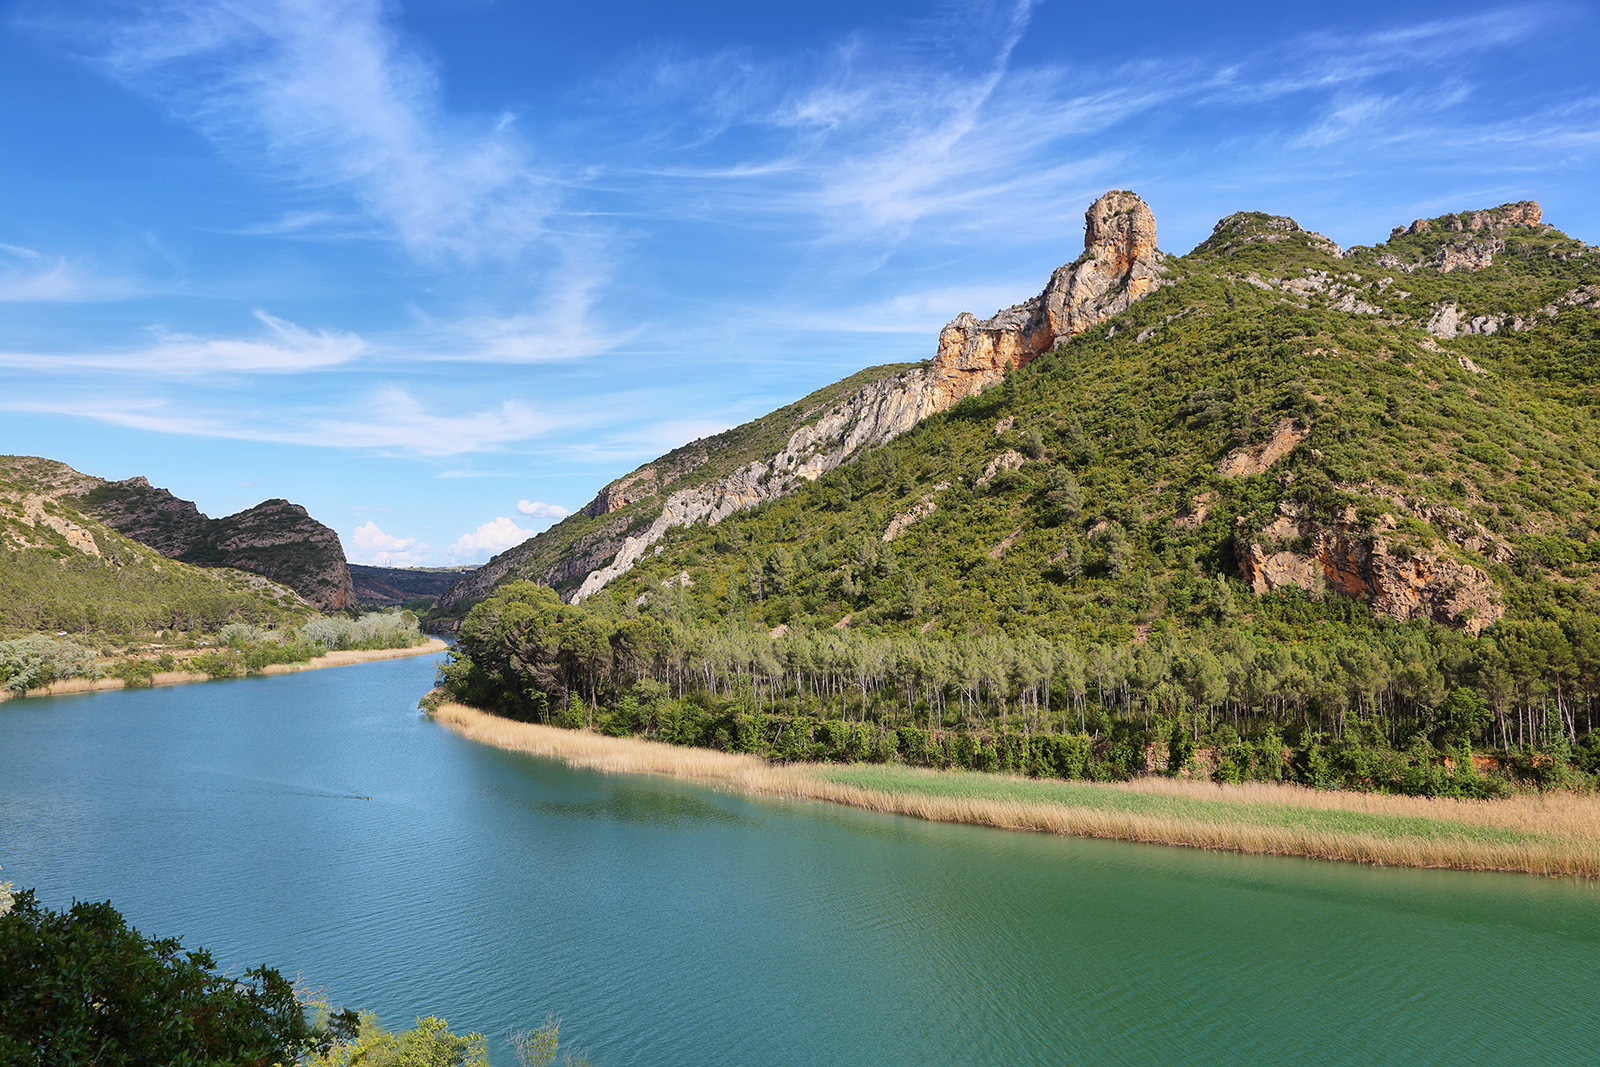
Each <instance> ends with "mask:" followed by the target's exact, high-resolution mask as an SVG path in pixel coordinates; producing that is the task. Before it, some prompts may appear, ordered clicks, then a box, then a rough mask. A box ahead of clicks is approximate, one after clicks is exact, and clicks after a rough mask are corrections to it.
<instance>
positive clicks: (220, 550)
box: [68, 468, 356, 611]
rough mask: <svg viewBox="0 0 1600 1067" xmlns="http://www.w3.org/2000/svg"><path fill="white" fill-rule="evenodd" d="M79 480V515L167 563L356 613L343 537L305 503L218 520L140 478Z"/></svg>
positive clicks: (269, 504) (75, 487)
mask: <svg viewBox="0 0 1600 1067" xmlns="http://www.w3.org/2000/svg"><path fill="white" fill-rule="evenodd" d="M69 469H70V468H69ZM78 478H79V479H80V480H79V481H77V482H75V483H74V484H72V485H71V486H70V487H69V488H68V492H69V493H70V496H71V498H72V500H73V502H74V503H75V505H76V506H77V507H78V508H79V509H80V510H82V511H83V512H84V513H85V514H88V515H93V516H94V517H95V518H97V519H99V520H101V521H102V522H104V523H105V524H106V525H107V526H109V527H111V528H112V529H114V530H116V531H117V532H119V533H121V534H123V535H124V536H127V537H131V538H133V539H134V540H135V541H138V542H140V543H141V544H145V545H149V546H150V547H151V548H153V549H155V550H156V551H157V552H160V553H161V554H162V555H163V556H167V557H169V558H171V559H177V560H182V561H183V562H185V563H192V564H194V565H196V566H201V567H234V568H237V569H239V570H245V571H252V572H254V573H256V574H262V575H266V576H267V577H268V578H271V579H273V580H274V581H276V582H280V583H282V584H283V585H286V586H288V587H289V588H290V589H293V590H294V591H295V592H297V593H299V594H300V595H301V596H302V597H304V598H305V599H306V600H308V601H309V602H311V603H312V604H314V605H316V606H317V607H318V608H320V609H322V610H323V611H343V610H344V609H346V608H349V607H354V606H355V603H356V599H355V589H354V585H353V584H352V582H351V578H350V568H349V566H348V565H347V564H346V562H345V557H344V547H343V546H342V545H341V544H340V542H339V535H338V534H337V533H335V532H334V531H333V530H331V529H330V528H328V527H327V526H324V525H323V524H322V523H320V522H318V521H317V520H316V519H313V518H312V517H311V516H310V515H309V514H307V513H306V509H305V508H303V507H301V506H300V505H299V504H293V503H290V502H289V501H287V500H266V501H263V502H262V503H260V504H257V505H256V506H255V507H253V508H249V509H247V510H245V511H241V512H239V513H238V514H236V515H229V516H226V517H224V518H220V519H212V518H207V517H206V516H205V515H203V514H201V512H200V509H199V508H197V507H195V505H194V504H193V503H192V502H190V501H188V500H183V499H180V498H179V497H176V496H174V495H173V494H172V493H170V492H168V491H167V490H165V489H161V488H158V487H156V486H152V485H151V484H150V482H149V480H148V479H146V478H144V477H142V476H141V477H133V478H128V479H125V480H123V481H119V482H108V481H104V480H102V479H99V478H90V477H89V476H87V475H79V476H78Z"/></svg>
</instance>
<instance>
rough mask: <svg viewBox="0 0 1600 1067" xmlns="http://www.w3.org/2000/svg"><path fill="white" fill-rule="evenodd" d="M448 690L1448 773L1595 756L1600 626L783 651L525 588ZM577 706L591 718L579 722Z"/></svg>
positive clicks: (530, 707) (794, 638) (486, 624)
mask: <svg viewBox="0 0 1600 1067" xmlns="http://www.w3.org/2000/svg"><path fill="white" fill-rule="evenodd" d="M444 680H445V683H446V685H447V688H449V690H450V691H451V692H452V693H453V694H454V695H455V696H456V697H457V698H458V699H462V700H464V701H466V702H468V703H472V704H476V705H478V706H482V707H487V708H491V709H493V710H495V711H497V712H500V713H501V714H506V715H509V716H512V717H515V718H521V719H529V720H536V721H546V722H551V721H559V722H567V723H570V724H573V725H581V724H584V723H588V722H593V721H594V718H595V716H596V715H598V714H602V713H607V712H614V711H617V710H618V709H622V708H625V707H629V706H635V707H636V706H638V701H637V694H638V693H640V692H648V693H650V694H660V695H663V696H667V697H671V698H673V699H678V700H682V699H688V698H695V699H698V700H700V701H701V703H702V704H703V705H705V706H708V707H710V706H715V705H721V706H725V707H727V708H731V709H739V710H743V711H747V712H749V713H756V714H764V715H768V716H773V717H776V718H778V719H782V718H785V717H787V718H791V719H793V718H796V717H799V718H806V719H810V720H817V721H825V720H837V721H841V722H856V723H873V724H876V725H878V726H880V727H882V728H884V729H887V730H896V729H899V728H917V729H920V730H922V731H925V732H926V733H928V735H929V736H940V735H942V733H943V732H946V731H954V732H958V733H960V732H966V733H972V734H974V735H977V736H1000V735H1002V734H1006V733H1009V732H1016V733H1018V734H1019V735H1021V736H1025V737H1028V736H1036V735H1061V736H1066V735H1083V736H1087V737H1089V738H1091V739H1093V740H1094V741H1095V742H1096V743H1097V744H1099V743H1101V742H1103V741H1104V740H1105V739H1107V738H1109V737H1111V736H1112V735H1114V734H1115V732H1116V728H1117V726H1118V724H1125V725H1126V726H1127V727H1129V728H1135V729H1138V730H1140V731H1145V732H1148V733H1150V735H1151V736H1152V737H1156V736H1158V735H1159V736H1160V737H1161V738H1166V737H1167V736H1168V735H1169V734H1170V733H1171V732H1172V728H1173V725H1174V724H1177V727H1178V730H1179V732H1181V733H1184V734H1187V736H1188V740H1189V742H1190V743H1191V744H1200V743H1202V742H1206V741H1210V742H1212V743H1213V744H1220V745H1224V746H1225V745H1226V744H1229V743H1232V741H1235V740H1240V739H1252V738H1254V739H1259V738H1263V737H1267V736H1272V737H1277V738H1285V739H1295V740H1299V739H1302V738H1304V737H1307V736H1316V735H1321V736H1324V737H1326V738H1327V739H1328V740H1330V741H1334V742H1340V743H1345V742H1348V743H1349V744H1354V745H1360V746H1366V747H1372V748H1383V749H1388V750H1395V751H1398V750H1406V749H1408V748H1410V747H1412V746H1413V745H1414V744H1415V743H1416V742H1417V741H1418V739H1421V740H1422V741H1423V743H1424V744H1425V746H1427V747H1428V748H1430V749H1431V750H1432V751H1433V752H1434V754H1435V755H1436V756H1437V755H1440V754H1442V753H1443V752H1445V751H1446V750H1450V749H1453V748H1457V747H1460V746H1467V747H1470V746H1473V745H1477V746H1479V747H1480V748H1487V749H1497V750H1499V753H1500V755H1501V756H1502V757H1504V758H1507V759H1509V758H1510V757H1512V756H1513V755H1514V754H1515V753H1518V752H1523V751H1533V750H1544V751H1547V752H1554V753H1556V754H1558V755H1560V756H1561V759H1562V761H1565V760H1566V759H1568V758H1569V757H1570V754H1571V752H1572V749H1573V746H1574V745H1578V744H1579V743H1580V741H1582V740H1584V739H1588V738H1591V737H1592V736H1595V735H1594V726H1595V721H1594V720H1595V716H1596V712H1597V711H1600V625H1596V624H1595V623H1594V621H1593V620H1590V619H1586V618H1581V617H1574V618H1572V619H1570V620H1568V621H1567V622H1565V623H1562V624H1556V623H1547V622H1529V623H1506V624H1502V625H1501V626H1499V627H1496V628H1495V629H1494V630H1492V631H1490V632H1489V633H1488V634H1486V635H1485V636H1483V637H1477V638H1473V637H1469V636H1467V635H1464V634H1461V633H1457V632H1454V631H1449V630H1444V629H1442V628H1438V627H1425V626H1421V625H1408V626H1400V625H1395V626H1389V627H1383V628H1379V629H1373V630H1365V631H1352V632H1350V633H1346V634H1344V635H1343V636H1340V637H1338V638H1336V639H1333V640H1329V641H1325V642H1320V643H1318V642H1307V643H1302V644H1286V643H1283V642H1280V641H1273V640H1269V639H1267V638H1265V637H1263V636H1262V635H1260V634H1256V633H1253V632H1251V631H1250V630H1248V629H1246V628H1243V627H1236V628H1230V629H1222V630H1213V631H1209V632H1206V633H1204V634H1200V635H1194V636H1183V635H1179V634H1174V633H1163V634H1160V635H1156V636H1152V637H1151V638H1150V639H1149V640H1148V641H1146V642H1144V643H1142V644H1133V643H1124V644H1112V643H1094V644H1087V645H1078V644H1076V643H1074V642H1072V641H1070V640H1057V641H1050V640H1047V639H1045V638H1043V637H1040V636H1037V635H1031V634H1030V635H1025V636H1022V637H1019V638H1011V637H1007V636H1005V635H1004V634H986V635H982V636H974V637H968V638H951V637H932V636H870V635H860V634H856V633H852V632H851V631H848V630H826V631H821V632H795V633H791V634H788V635H785V636H783V637H779V638H774V637H770V636H768V635H767V634H766V633H763V632H753V631H751V630H748V629H742V628H737V627H708V626H704V625H696V624H693V623H677V622H674V621H672V620H663V619H660V618H657V617H654V616H640V617H637V618H632V619H627V618H621V619H608V618H605V617H602V616H599V615H596V614H594V613H591V612H589V611H586V610H584V609H582V608H579V607H575V606H571V605H566V604H563V603H561V601H560V600H559V598H558V597H557V596H556V595H555V594H554V593H553V592H551V591H550V590H548V589H544V588H541V587H537V586H534V585H531V584H528V583H518V584H515V585H512V586H508V587H506V588H505V589H503V590H502V591H501V592H500V593H498V594H497V595H496V596H495V597H493V598H491V599H490V600H488V601H485V602H484V603H483V604H480V605H479V606H478V607H477V608H475V609H474V610H473V611H472V613H471V614H469V615H468V617H467V619H466V621H465V623H464V624H463V627H462V631H461V641H460V644H459V646H458V648H457V652H456V655H455V657H454V661H453V662H452V663H451V664H449V665H447V666H446V667H445V668H444ZM641 686H643V687H644V688H643V689H641ZM630 699H632V700H633V701H634V704H633V705H629V704H628V701H629V700H630ZM575 704H576V705H577V706H579V707H580V708H582V709H584V710H583V714H581V715H579V716H577V717H576V718H574V717H573V715H572V714H571V709H572V708H573V707H574V705H575ZM646 728H647V729H658V724H657V723H655V722H653V721H652V722H651V723H649V724H647V727H646ZM700 740H702V741H703V740H705V738H704V737H702V738H700ZM809 741H810V735H809V734H808V743H809ZM778 754H779V755H783V753H781V752H780V753H778Z"/></svg>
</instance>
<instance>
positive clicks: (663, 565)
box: [607, 204, 1600, 640]
mask: <svg viewBox="0 0 1600 1067" xmlns="http://www.w3.org/2000/svg"><path fill="white" fill-rule="evenodd" d="M1158 266H1159V271H1160V273H1159V275H1158V276H1157V277H1156V279H1155V280H1154V283H1153V284H1152V285H1150V287H1149V289H1148V291H1147V293H1146V295H1144V296H1143V297H1142V298H1141V299H1138V300H1137V301H1132V302H1130V303H1129V304H1128V305H1127V306H1126V308H1125V309H1123V310H1120V311H1119V312H1118V313H1116V314H1115V315H1114V316H1112V317H1110V318H1109V319H1108V321H1104V322H1102V323H1100V324H1099V325H1096V326H1094V327H1092V328H1089V329H1088V330H1087V331H1086V332H1084V333H1082V334H1080V335H1078V336H1074V337H1072V338H1071V339H1070V340H1067V341H1065V343H1059V344H1056V345H1054V346H1053V350H1052V351H1050V352H1049V353H1048V354H1045V355H1041V356H1038V357H1037V358H1027V352H1028V347H1029V346H1028V345H1027V344H1025V343H1022V342H1026V340H1027V338H1028V336H1029V330H1030V327H1029V325H1028V324H1027V323H1026V322H1025V321H1024V322H1023V323H1022V324H1020V325H1018V324H1016V323H1015V320H1017V319H1024V320H1025V319H1026V316H1023V315H1016V314H1010V315H1009V321H1008V319H1007V316H1006V315H1002V316H999V317H997V319H995V320H990V321H989V322H988V323H975V322H963V320H961V319H958V320H957V322H956V323H954V324H952V327H951V328H950V329H947V331H946V335H947V338H946V341H945V342H943V343H942V344H941V354H942V353H943V351H944V349H945V348H946V347H948V335H949V334H950V333H951V332H952V331H953V330H956V329H958V328H963V327H964V329H965V333H966V338H967V340H966V344H967V346H968V347H969V348H972V347H977V346H979V345H988V346H989V347H990V348H992V349H995V350H1000V351H1005V350H1006V349H1007V346H1011V348H1012V350H1013V351H1020V352H1021V353H1023V355H1022V357H1020V358H1019V357H1012V358H1010V359H1009V360H1008V362H1010V363H1011V364H1012V365H1013V366H1015V365H1017V364H1020V366H1019V367H1018V369H1016V370H1013V371H1011V373H1009V374H1006V375H1005V376H1004V379H1003V384H1002V385H1001V387H999V388H994V389H989V390H987V391H985V392H983V393H982V394H981V395H976V396H971V397H968V398H967V399H965V400H963V401H962V402H960V403H959V404H957V405H956V406H954V407H953V408H952V409H951V410H949V411H947V412H945V413H943V414H940V415H936V416H933V417H930V418H927V419H925V420H923V421H922V422H921V423H920V424H919V425H917V427H916V428H915V429H914V430H912V431H910V432H908V433H905V434H904V435H902V436H900V437H898V438H897V439H895V440H893V441H892V442H889V443H887V444H885V445H883V446H882V447H879V448H875V449H872V450H870V451H869V452H867V453H866V454H864V455H862V456H861V457H860V458H859V459H857V460H856V462H854V463H852V464H850V465H849V466H845V467H841V468H839V469H836V470H834V471H832V472H831V473H829V474H827V475H825V476H823V477H821V478H819V479H818V480H817V481H816V483H815V484H813V485H810V486H808V487H806V488H805V489H803V490H802V491H798V492H795V493H794V494H792V495H790V496H788V497H786V498H783V499H780V500H776V501H771V502H768V503H765V504H763V505H762V506H761V507H760V508H758V509H756V510H754V511H747V512H741V513H737V514H731V515H729V516H727V517H726V518H724V519H723V520H722V521H721V522H720V523H718V524H717V525H715V526H712V525H707V524H701V525H698V526H695V527H678V528H675V529H673V530H671V531H670V532H667V533H666V534H665V535H664V536H663V538H662V539H661V541H660V545H661V548H662V551H661V552H660V553H659V554H650V555H645V556H643V557H642V558H641V559H640V560H639V561H638V562H636V563H635V564H634V566H633V568H632V570H631V571H630V572H629V573H628V575H627V576H626V579H625V580H622V581H618V580H615V579H614V580H613V581H612V582H611V584H610V585H609V586H608V587H607V588H608V590H609V592H610V594H611V597H612V600H613V604H612V609H611V610H616V611H631V610H639V609H647V608H648V606H649V605H650V604H651V603H652V602H657V603H664V602H670V603H671V604H672V605H673V607H672V609H671V610H675V611H680V610H681V611H689V612H691V613H694V614H698V615H703V616H716V615H721V616H724V617H726V616H729V615H732V616H733V617H735V618H738V619H743V620H746V621H747V622H748V623H749V624H751V625H764V626H767V627H769V628H775V627H777V626H779V625H781V624H788V625H789V626H791V627H793V626H794V625H795V624H797V623H801V624H805V625H807V626H825V625H834V624H837V623H839V622H840V621H841V620H844V619H846V618H847V617H848V619H849V622H848V623H847V625H850V626H855V627H861V626H877V627H882V628H887V629H891V630H906V629H911V628H915V629H917V630H924V629H926V628H929V627H932V628H935V629H939V630H943V631H949V632H952V633H968V632H978V633H982V632H986V631H990V630H996V629H998V630H1005V631H1008V632H1013V631H1016V630H1019V629H1025V630H1028V631H1031V632H1042V633H1046V634H1078V635H1083V636H1088V637H1092V638H1096V639H1102V638H1103V639H1119V640H1126V639H1130V638H1134V637H1138V638H1140V639H1143V638H1144V637H1145V636H1146V635H1147V634H1148V633H1149V632H1150V631H1151V629H1152V628H1170V627H1178V628H1185V627H1187V628H1194V627H1205V626H1207V625H1212V624H1215V623H1216V622H1218V621H1220V620H1224V619H1235V618H1239V617H1255V618H1258V619H1263V620H1264V619H1267V618H1271V617H1279V618H1285V619H1290V618H1293V619H1305V618H1311V617H1316V618H1329V619H1333V618H1337V619H1341V620H1346V621H1349V620H1354V619H1356V618H1358V617H1361V618H1366V619H1368V620H1371V619H1373V618H1378V619H1392V620H1397V621H1406V620H1424V621H1428V622H1432V623H1436V624H1439V625H1442V626H1445V627H1449V628H1453V629H1457V630H1463V631H1466V632H1467V633H1471V634H1476V633H1479V632H1482V631H1483V630H1484V629H1485V628H1487V627H1489V626H1491V625H1493V624H1494V623H1496V622H1497V621H1499V620H1501V619H1503V618H1510V619H1514V620H1515V619H1521V620H1533V619H1543V618H1557V617H1560V616H1563V615H1564V614H1568V613H1572V612H1579V613H1584V614H1586V615H1591V616H1592V615H1595V614H1596V609H1597V608H1600V601H1597V598H1596V592H1597V574H1600V567H1597V564H1600V539H1597V530H1600V496H1597V491H1600V485H1597V476H1600V421H1597V414H1600V285H1597V284H1596V283H1597V282H1600V251H1597V250H1596V249H1594V248H1590V247H1588V246H1585V245H1584V244H1582V243H1581V242H1578V241H1575V240H1572V239H1570V238H1568V237H1566V236H1565V235H1563V234H1561V233H1559V232H1557V231H1555V230H1553V229H1552V228H1551V227H1549V226H1546V225H1544V224H1542V223H1541V222H1540V221H1539V210H1538V207H1537V205H1533V204H1519V205H1508V206H1507V207H1505V208H1500V209H1495V210H1493V211H1486V212H1473V213H1470V214H1466V215H1460V216H1445V217H1443V218H1440V219H1434V220H1428V221H1425V222H1420V221H1419V222H1418V223H1416V224H1413V225H1412V226H1411V227H1409V228H1407V229H1404V230H1401V231H1397V232H1396V234H1395V235H1394V236H1393V237H1392V238H1391V239H1390V240H1389V242H1388V243H1387V244H1386V245H1384V246H1381V247H1376V248H1353V249H1350V250H1349V251H1347V252H1346V251H1342V250H1341V249H1340V248H1339V247H1338V246H1337V245H1335V244H1333V242H1331V241H1329V240H1327V239H1326V238H1324V237H1321V236H1319V235H1317V234H1313V233H1308V232H1306V231H1304V230H1302V229H1301V228H1300V227H1299V226H1297V225H1296V224H1295V223H1293V222H1292V221H1290V220H1288V219H1284V218H1276V217H1271V216H1266V215H1261V214H1239V215H1233V216H1230V217H1228V218H1226V219H1224V220H1223V221H1222V222H1221V223H1219V224H1218V226H1217V229H1216V232H1215V233H1214V234H1213V236H1212V237H1211V238H1210V239H1209V240H1207V241H1206V242H1205V243H1204V244H1202V245H1201V246H1200V247H1198V248H1197V249H1195V250H1194V251H1193V252H1191V253H1190V254H1189V255H1187V256H1184V257H1181V258H1162V259H1161V260H1160V261H1159V264H1158ZM1057 340H1059V338H1058V339H1057ZM936 363H937V361H936Z"/></svg>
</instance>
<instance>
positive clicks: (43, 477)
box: [0, 456, 315, 633]
mask: <svg viewBox="0 0 1600 1067" xmlns="http://www.w3.org/2000/svg"><path fill="white" fill-rule="evenodd" d="M100 484H104V483H101V482H100V480H99V479H97V478H91V477H88V476H86V475H83V474H80V473H78V472H77V471H75V470H73V469H72V468H71V467H68V466H67V465H66V464H64V463H57V462H55V461H53V460H47V459H38V458H34V457H30V456H3V457H0V632H8V633H9V632H34V631H67V632H70V633H84V632H95V631H100V632H111V633H134V632H141V631H144V632H148V631H153V630H162V629H179V630H214V629H216V628H217V627H219V626H221V625H223V624H225V623H228V622H236V621H237V622H251V623H256V624H259V625H286V624H295V623H299V622H303V621H304V620H305V619H306V618H307V617H309V616H311V615H313V614H315V608H314V607H313V605H311V604H310V603H308V602H307V601H306V600H305V599H303V598H302V597H301V596H299V595H298V594H297V593H295V591H294V590H292V589H290V588H288V587H287V586H285V585H281V584H279V583H278V582H275V581H272V580H271V579H269V578H266V577H264V576H263V575H260V574H252V573H249V572H246V571H243V570H236V569H232V568H216V569H210V568H201V567H197V566H193V565H191V564H188V563H183V562H180V561H177V560H173V559H169V558H167V557H166V556H164V555H162V554H161V553H160V552H158V551H157V550H156V549H154V548H151V547H149V546H148V545H145V544H141V543H140V542H139V541H136V540H134V539H133V538H131V537H128V536H126V535H124V534H122V533H119V532H118V531H117V530H115V529H113V528H112V527H111V526H109V525H107V524H106V523H105V522H103V521H101V520H100V519H99V518H97V517H95V516H94V515H92V514H89V513H88V512H86V511H85V510H84V509H83V507H82V505H81V504H80V503H79V498H80V495H81V494H83V493H85V492H86V491H89V490H92V489H93V488H94V487H95V486H97V485H100Z"/></svg>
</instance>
